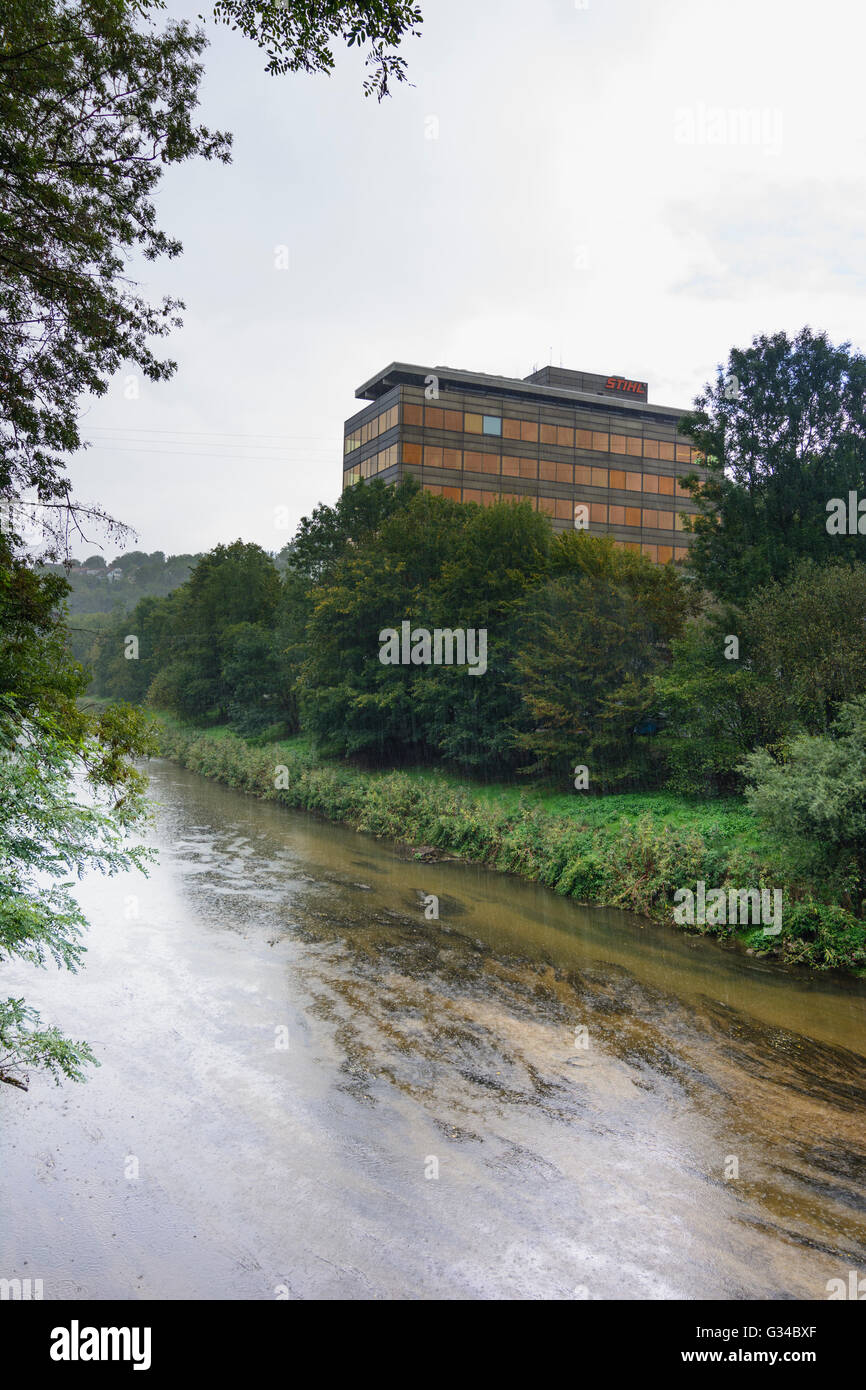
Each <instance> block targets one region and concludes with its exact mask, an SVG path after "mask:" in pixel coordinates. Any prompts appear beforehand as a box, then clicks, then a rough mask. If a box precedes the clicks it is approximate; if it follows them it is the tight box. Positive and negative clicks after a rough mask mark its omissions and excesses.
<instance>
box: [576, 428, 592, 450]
mask: <svg viewBox="0 0 866 1390" xmlns="http://www.w3.org/2000/svg"><path fill="white" fill-rule="evenodd" d="M574 438H575V443H576V446H577V448H578V449H591V448H592V430H575V431H574Z"/></svg>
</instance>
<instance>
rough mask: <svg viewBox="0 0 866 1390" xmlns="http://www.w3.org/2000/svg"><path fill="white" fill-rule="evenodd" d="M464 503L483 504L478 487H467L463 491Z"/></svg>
mask: <svg viewBox="0 0 866 1390" xmlns="http://www.w3.org/2000/svg"><path fill="white" fill-rule="evenodd" d="M463 501H464V502H478V503H480V502H481V490H480V488H476V487H465V488H464V489H463Z"/></svg>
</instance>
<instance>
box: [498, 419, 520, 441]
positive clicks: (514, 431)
mask: <svg viewBox="0 0 866 1390" xmlns="http://www.w3.org/2000/svg"><path fill="white" fill-rule="evenodd" d="M502 434H503V437H504V438H505V439H519V438H520V421H519V420H509V419H508V417H507V416H506V417H505V419H504V420H503V421H502Z"/></svg>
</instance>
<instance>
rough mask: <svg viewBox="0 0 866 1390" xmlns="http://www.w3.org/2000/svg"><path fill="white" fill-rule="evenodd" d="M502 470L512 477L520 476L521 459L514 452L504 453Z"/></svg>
mask: <svg viewBox="0 0 866 1390" xmlns="http://www.w3.org/2000/svg"><path fill="white" fill-rule="evenodd" d="M502 472H503V473H505V474H507V475H508V477H510V478H516V477H518V475H519V473H520V459H519V458H515V457H514V455H513V454H503V455H502Z"/></svg>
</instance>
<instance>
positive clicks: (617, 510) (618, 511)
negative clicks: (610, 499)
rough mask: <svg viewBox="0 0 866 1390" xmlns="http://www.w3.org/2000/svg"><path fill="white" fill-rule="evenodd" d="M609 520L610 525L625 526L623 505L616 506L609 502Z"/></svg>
mask: <svg viewBox="0 0 866 1390" xmlns="http://www.w3.org/2000/svg"><path fill="white" fill-rule="evenodd" d="M609 521H610V524H611V526H625V507H617V506H615V505H614V504H613V503H611V506H610V516H609Z"/></svg>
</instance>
